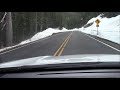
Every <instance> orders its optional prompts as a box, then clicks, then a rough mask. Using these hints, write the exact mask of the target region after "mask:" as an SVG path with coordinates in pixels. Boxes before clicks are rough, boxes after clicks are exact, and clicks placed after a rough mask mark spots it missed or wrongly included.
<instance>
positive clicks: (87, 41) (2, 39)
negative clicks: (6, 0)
mask: <svg viewBox="0 0 120 90" xmlns="http://www.w3.org/2000/svg"><path fill="white" fill-rule="evenodd" d="M119 55H120V12H0V67H9V66H17V65H18V66H19V65H28V64H30V65H36V64H37V65H42V64H56V63H71V62H98V61H102V62H106V61H107V62H111V61H112V62H118V61H120V60H119V59H120V56H119Z"/></svg>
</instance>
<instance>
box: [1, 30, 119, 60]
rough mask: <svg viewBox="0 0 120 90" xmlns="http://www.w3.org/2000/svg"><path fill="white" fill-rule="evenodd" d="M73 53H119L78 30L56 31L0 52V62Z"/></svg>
mask: <svg viewBox="0 0 120 90" xmlns="http://www.w3.org/2000/svg"><path fill="white" fill-rule="evenodd" d="M74 54H120V52H119V50H118V51H117V50H115V49H114V47H113V48H112V47H109V46H107V45H105V44H103V43H100V42H98V41H97V40H95V39H93V38H91V37H89V36H88V35H86V34H84V33H82V32H80V31H70V32H64V33H58V34H55V35H53V36H50V37H49V38H46V39H41V40H39V41H38V42H36V43H33V44H30V45H27V46H25V47H21V48H18V49H14V50H10V51H7V52H2V53H0V62H6V61H13V60H18V59H25V58H31V57H37V56H46V55H50V56H60V55H74Z"/></svg>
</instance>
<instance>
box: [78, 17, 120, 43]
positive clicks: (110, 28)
mask: <svg viewBox="0 0 120 90" xmlns="http://www.w3.org/2000/svg"><path fill="white" fill-rule="evenodd" d="M101 16H102V15H99V16H97V17H95V18H92V19H90V20H89V21H88V23H87V24H89V23H92V22H93V24H92V25H91V26H89V27H87V28H84V27H82V28H80V31H82V32H84V33H88V34H91V35H95V36H98V37H101V38H104V39H108V40H110V41H113V42H116V43H118V44H120V15H118V16H116V17H112V18H106V17H104V18H102V17H101ZM96 19H99V20H100V21H101V22H100V24H99V27H98V35H97V28H96V23H95V20H96Z"/></svg>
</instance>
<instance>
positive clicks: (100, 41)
mask: <svg viewBox="0 0 120 90" xmlns="http://www.w3.org/2000/svg"><path fill="white" fill-rule="evenodd" d="M84 34H85V33H84ZM85 35H87V34H85ZM87 36H88V37H90V38H92V39H94V40H96V41H98V42H100V43H102V44H104V45H106V46H108V47H110V48H112V49H114V50H116V51H118V52H120V50H119V49H117V48H114V47H112V46H110V45H108V44H106V43H104V42H102V41H99V40H97V39H95V38H93V37H91V36H89V35H87Z"/></svg>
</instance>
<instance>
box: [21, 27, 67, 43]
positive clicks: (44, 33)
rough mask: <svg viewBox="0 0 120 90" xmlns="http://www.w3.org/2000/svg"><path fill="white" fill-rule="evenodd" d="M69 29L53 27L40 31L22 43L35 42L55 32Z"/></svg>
mask: <svg viewBox="0 0 120 90" xmlns="http://www.w3.org/2000/svg"><path fill="white" fill-rule="evenodd" d="M66 31H68V30H67V29H66V28H63V29H62V30H59V29H57V28H56V29H53V28H48V29H46V30H44V31H42V32H38V33H37V34H35V35H34V36H33V37H32V38H30V39H28V40H25V41H23V42H21V43H20V44H25V43H29V42H33V41H36V40H39V39H42V38H45V37H48V36H51V35H52V34H53V33H59V32H66Z"/></svg>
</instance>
